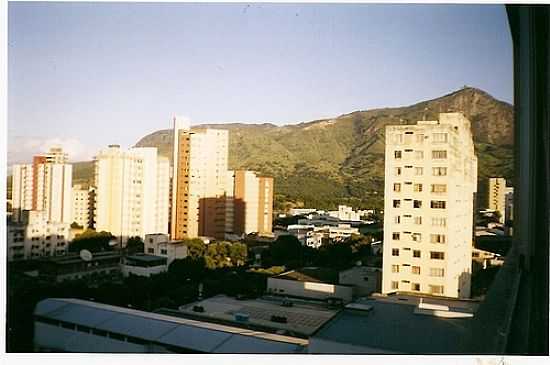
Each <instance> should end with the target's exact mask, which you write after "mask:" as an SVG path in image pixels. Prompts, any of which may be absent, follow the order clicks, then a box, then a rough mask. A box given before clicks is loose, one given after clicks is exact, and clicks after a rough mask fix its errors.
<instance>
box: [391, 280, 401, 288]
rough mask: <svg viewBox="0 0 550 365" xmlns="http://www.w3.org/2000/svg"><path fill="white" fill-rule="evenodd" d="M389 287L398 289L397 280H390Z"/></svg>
mask: <svg viewBox="0 0 550 365" xmlns="http://www.w3.org/2000/svg"><path fill="white" fill-rule="evenodd" d="M391 288H392V289H394V290H395V289H399V282H398V281H392V282H391Z"/></svg>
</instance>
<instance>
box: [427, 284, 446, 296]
mask: <svg viewBox="0 0 550 365" xmlns="http://www.w3.org/2000/svg"><path fill="white" fill-rule="evenodd" d="M428 287H429V291H430V294H443V285H428Z"/></svg>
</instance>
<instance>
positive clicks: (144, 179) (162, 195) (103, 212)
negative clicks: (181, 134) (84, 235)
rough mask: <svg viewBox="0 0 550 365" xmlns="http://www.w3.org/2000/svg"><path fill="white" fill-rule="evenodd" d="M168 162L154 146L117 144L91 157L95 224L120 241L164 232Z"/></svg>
mask: <svg viewBox="0 0 550 365" xmlns="http://www.w3.org/2000/svg"><path fill="white" fill-rule="evenodd" d="M168 186H169V161H168V159H167V158H164V157H160V156H158V154H157V149H156V148H154V147H141V148H131V149H129V150H127V151H123V150H121V149H120V146H118V145H111V146H109V148H106V149H103V150H101V151H100V152H99V153H98V155H97V156H96V158H95V200H96V202H95V225H96V227H95V228H96V230H97V231H108V232H111V233H112V234H113V235H114V236H117V237H119V238H121V239H122V241H123V242H125V240H126V239H127V238H129V237H133V236H139V237H141V238H144V237H145V235H146V234H150V233H167V232H168V214H169V211H168V210H169V207H168Z"/></svg>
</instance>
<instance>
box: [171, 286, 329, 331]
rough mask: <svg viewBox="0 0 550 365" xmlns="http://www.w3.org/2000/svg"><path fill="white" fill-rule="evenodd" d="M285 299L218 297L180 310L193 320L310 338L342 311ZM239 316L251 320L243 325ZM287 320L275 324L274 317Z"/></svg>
mask: <svg viewBox="0 0 550 365" xmlns="http://www.w3.org/2000/svg"><path fill="white" fill-rule="evenodd" d="M283 301H285V299H282V298H276V297H263V298H260V299H252V300H238V299H234V298H231V297H227V296H225V295H218V296H215V297H211V298H208V299H204V300H201V301H199V302H194V303H191V304H187V305H184V306H182V307H180V312H181V313H183V314H187V315H190V316H192V317H193V318H205V319H207V318H210V319H217V320H222V321H226V322H230V323H232V324H236V325H241V326H243V325H244V326H246V325H251V326H252V327H254V326H258V327H261V328H265V329H270V330H272V331H276V332H278V333H283V332H284V333H288V334H292V335H298V336H300V335H301V336H309V335H310V334H312V333H314V332H315V331H316V330H317V329H318V328H319V327H321V326H322V325H323V324H324V323H326V322H327V321H328V320H330V319H331V318H332V317H334V316H335V315H336V313H337V312H338V310H334V309H329V308H327V307H326V306H325V305H324V304H317V303H313V302H309V301H304V300H294V299H292V303H293V305H292V307H286V306H283V305H282V304H283ZM195 306H201V307H203V309H204V312H195V311H193V308H194V307H195ZM236 314H245V315H248V321H246V322H240V321H237V320H236V319H235V315H236ZM273 315H275V316H280V317H285V318H286V319H287V323H278V322H273V321H271V316H273Z"/></svg>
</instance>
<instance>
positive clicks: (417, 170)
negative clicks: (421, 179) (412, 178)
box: [414, 167, 424, 176]
mask: <svg viewBox="0 0 550 365" xmlns="http://www.w3.org/2000/svg"><path fill="white" fill-rule="evenodd" d="M414 174H415V175H416V176H422V175H423V174H424V168H422V167H415V168H414Z"/></svg>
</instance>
